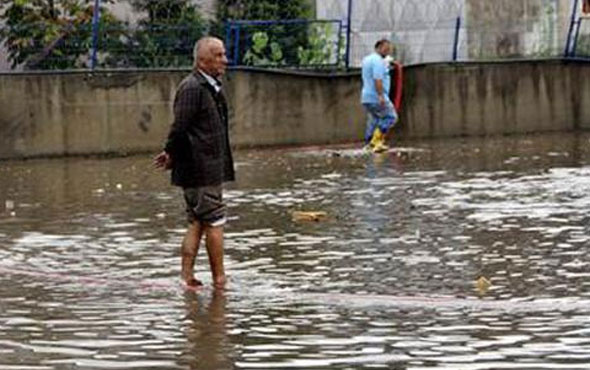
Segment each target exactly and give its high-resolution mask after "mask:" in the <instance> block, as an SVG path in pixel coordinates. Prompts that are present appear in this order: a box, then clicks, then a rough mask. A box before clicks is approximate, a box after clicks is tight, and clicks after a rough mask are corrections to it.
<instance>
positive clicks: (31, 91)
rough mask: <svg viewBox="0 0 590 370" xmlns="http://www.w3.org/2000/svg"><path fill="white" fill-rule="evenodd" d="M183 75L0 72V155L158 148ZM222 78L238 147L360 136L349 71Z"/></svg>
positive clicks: (356, 81) (354, 84)
mask: <svg viewBox="0 0 590 370" xmlns="http://www.w3.org/2000/svg"><path fill="white" fill-rule="evenodd" d="M186 74H187V71H161V72H157V71H152V72H129V71H127V72H97V73H92V74H89V73H82V72H73V73H61V74H55V73H53V74H51V73H48V74H41V73H39V74H5V75H0V158H13V157H35V156H60V155H81V154H104V153H133V152H145V151H155V150H158V149H159V148H160V147H161V146H162V144H163V141H164V139H165V137H166V134H167V132H168V129H169V127H170V123H171V121H172V114H171V113H172V112H171V106H172V101H173V98H174V92H175V89H176V85H177V84H178V83H179V82H180V81H181V80H182V78H183V77H184V76H185V75H186ZM225 85H226V91H227V93H228V97H229V101H230V107H231V112H230V114H231V116H230V119H231V131H232V141H233V143H234V144H235V145H236V146H240V147H252V146H276V145H303V144H325V143H337V142H343V141H350V140H354V139H356V138H359V137H361V135H362V125H359V117H362V115H363V114H362V109H361V107H360V106H359V104H358V92H359V88H360V83H359V79H358V75H357V74H356V73H353V74H348V75H338V76H328V75H316V76H310V75H301V74H299V75H298V74H286V73H280V72H274V73H269V72H260V71H245V70H243V71H231V72H229V73H228V78H227V81H226V82H225Z"/></svg>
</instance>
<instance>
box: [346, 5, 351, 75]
mask: <svg viewBox="0 0 590 370" xmlns="http://www.w3.org/2000/svg"><path fill="white" fill-rule="evenodd" d="M351 31H352V0H348V14H347V15H346V54H345V55H344V64H345V66H346V69H349V68H350V35H351Z"/></svg>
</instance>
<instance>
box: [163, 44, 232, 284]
mask: <svg viewBox="0 0 590 370" xmlns="http://www.w3.org/2000/svg"><path fill="white" fill-rule="evenodd" d="M226 66H227V57H226V55H225V47H224V45H223V42H222V41H221V40H219V39H217V38H213V37H204V38H202V39H200V40H199V41H197V43H196V44H195V48H194V69H193V71H192V73H191V74H190V75H188V76H187V77H186V78H185V79H184V80H183V81H182V82H181V83H180V85H179V86H178V88H177V91H176V97H175V98H174V122H173V123H172V127H171V128H170V133H169V134H168V140H167V142H166V146H165V148H164V151H162V152H161V153H160V154H158V155H157V156H156V157H155V158H154V164H155V166H156V167H157V168H162V169H171V170H172V183H173V184H174V185H176V186H179V187H182V189H183V192H184V200H185V201H186V212H187V216H188V223H189V224H188V230H187V231H186V235H185V236H184V240H183V241H182V247H181V256H182V260H181V267H182V269H181V275H182V279H183V280H184V282H185V283H186V285H187V286H188V287H191V288H196V287H199V286H201V285H202V283H201V281H199V280H197V279H196V278H195V275H194V266H195V258H196V257H197V252H198V250H199V244H200V241H201V238H202V237H204V238H205V240H206V243H205V245H206V247H207V253H208V255H209V265H210V267H211V275H212V277H213V285H214V286H215V287H216V288H222V287H223V286H224V285H225V282H226V278H225V271H224V268H223V226H224V224H225V222H226V218H225V217H226V215H225V212H226V208H225V204H224V203H223V199H222V184H223V183H224V182H226V181H233V180H234V164H233V159H232V153H231V148H230V144H229V134H228V113H227V112H228V110H227V102H226V99H225V96H224V94H223V90H222V85H221V82H220V78H221V77H222V76H223V74H224V73H225V69H226Z"/></svg>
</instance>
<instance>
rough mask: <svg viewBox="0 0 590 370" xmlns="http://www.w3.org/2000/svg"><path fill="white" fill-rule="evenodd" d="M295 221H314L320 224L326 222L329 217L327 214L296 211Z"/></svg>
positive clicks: (294, 214)
mask: <svg viewBox="0 0 590 370" xmlns="http://www.w3.org/2000/svg"><path fill="white" fill-rule="evenodd" d="M292 217H293V221H298V222H304V221H313V222H318V221H322V220H324V219H325V218H326V217H328V214H327V213H326V212H303V211H295V212H293V215H292Z"/></svg>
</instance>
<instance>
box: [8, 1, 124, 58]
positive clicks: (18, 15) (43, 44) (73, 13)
mask: <svg viewBox="0 0 590 370" xmlns="http://www.w3.org/2000/svg"><path fill="white" fill-rule="evenodd" d="M106 2H112V0H106V1H105V0H103V3H106ZM0 10H2V11H3V13H2V15H1V16H0V19H2V20H3V21H4V23H5V24H4V27H2V28H1V29H0V41H3V42H4V44H5V45H6V47H7V49H8V57H9V59H10V61H11V63H12V67H13V68H15V67H17V66H19V65H23V66H24V68H28V69H33V68H35V69H69V68H81V67H87V66H88V61H89V53H90V50H91V46H92V16H93V12H94V9H93V1H92V0H0ZM118 23H120V22H119V21H117V20H116V19H115V17H114V16H113V15H112V14H111V13H110V12H108V10H107V9H104V8H101V25H102V26H103V27H105V26H106V25H116V24H118Z"/></svg>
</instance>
